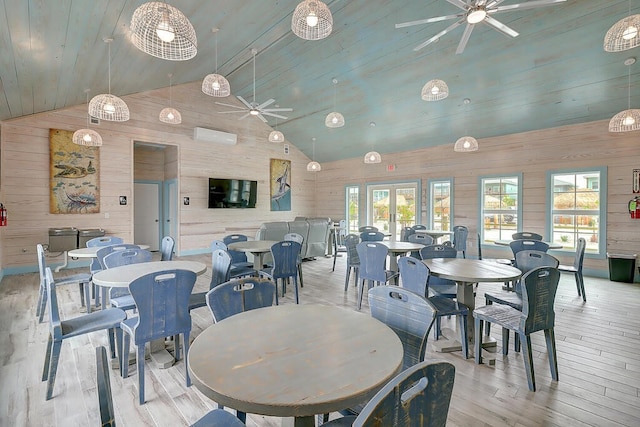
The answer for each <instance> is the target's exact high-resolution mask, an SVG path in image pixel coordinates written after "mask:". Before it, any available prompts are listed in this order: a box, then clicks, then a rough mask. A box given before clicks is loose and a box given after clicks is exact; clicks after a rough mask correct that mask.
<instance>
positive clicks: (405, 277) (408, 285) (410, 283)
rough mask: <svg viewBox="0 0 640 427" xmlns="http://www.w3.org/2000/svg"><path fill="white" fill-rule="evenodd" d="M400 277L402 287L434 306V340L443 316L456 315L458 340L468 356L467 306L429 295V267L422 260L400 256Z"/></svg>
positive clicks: (438, 335) (437, 335)
mask: <svg viewBox="0 0 640 427" xmlns="http://www.w3.org/2000/svg"><path fill="white" fill-rule="evenodd" d="M398 269H399V270H400V279H401V280H402V287H403V288H405V289H408V290H410V291H412V292H415V293H417V294H418V295H422V296H424V297H425V298H427V299H428V300H429V302H431V303H432V304H433V306H434V307H435V308H436V328H435V329H434V336H435V338H436V340H437V339H438V338H440V334H441V331H440V323H441V319H442V317H443V316H457V318H458V325H459V328H460V341H461V344H462V355H463V356H464V358H465V359H466V358H468V356H469V347H468V345H469V341H468V339H469V336H468V332H467V317H468V316H469V308H468V307H467V306H466V305H464V304H461V303H459V302H457V301H454V300H452V299H450V298H446V297H443V296H440V295H434V296H429V284H428V283H429V267H427V266H426V264H425V263H424V262H422V261H419V260H417V259H415V258H413V257H401V258H400V259H399V260H398Z"/></svg>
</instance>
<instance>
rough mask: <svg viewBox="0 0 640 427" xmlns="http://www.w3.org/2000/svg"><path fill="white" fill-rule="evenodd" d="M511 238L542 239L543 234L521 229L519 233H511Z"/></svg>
mask: <svg viewBox="0 0 640 427" xmlns="http://www.w3.org/2000/svg"><path fill="white" fill-rule="evenodd" d="M511 238H512V239H513V240H521V239H527V240H542V235H540V234H538V233H532V232H530V231H520V232H518V233H513V234H512V235H511Z"/></svg>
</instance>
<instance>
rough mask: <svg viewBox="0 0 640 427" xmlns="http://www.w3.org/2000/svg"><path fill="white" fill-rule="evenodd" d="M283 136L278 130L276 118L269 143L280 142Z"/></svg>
mask: <svg viewBox="0 0 640 427" xmlns="http://www.w3.org/2000/svg"><path fill="white" fill-rule="evenodd" d="M282 141H284V135H283V134H282V132H280V131H279V130H278V118H277V117H276V128H275V130H272V131H271V133H270V134H269V142H282Z"/></svg>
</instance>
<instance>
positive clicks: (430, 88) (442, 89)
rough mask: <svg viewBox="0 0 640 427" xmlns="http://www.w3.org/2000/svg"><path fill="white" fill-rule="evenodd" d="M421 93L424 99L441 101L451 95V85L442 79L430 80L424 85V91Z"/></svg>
mask: <svg viewBox="0 0 640 427" xmlns="http://www.w3.org/2000/svg"><path fill="white" fill-rule="evenodd" d="M420 95H421V98H422V99H423V100H424V101H440V100H441V99H445V98H446V97H447V96H449V86H447V84H446V83H445V82H444V81H442V80H438V79H433V80H429V81H428V82H427V83H426V84H425V85H424V86H423V87H422V93H421V94H420Z"/></svg>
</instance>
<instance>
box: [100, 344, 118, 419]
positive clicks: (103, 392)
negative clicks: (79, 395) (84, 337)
mask: <svg viewBox="0 0 640 427" xmlns="http://www.w3.org/2000/svg"><path fill="white" fill-rule="evenodd" d="M109 370H110V369H109V364H108V362H107V350H106V349H105V348H104V347H103V346H99V347H97V348H96V386H97V387H96V388H97V389H98V405H99V406H100V425H101V426H102V427H115V426H116V419H115V412H114V410H113V396H112V394H111V380H110V378H109Z"/></svg>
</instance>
